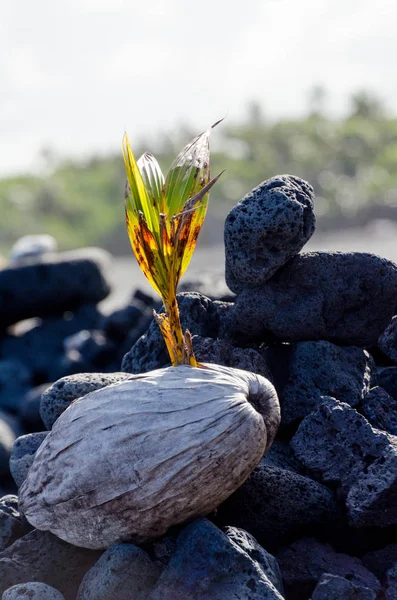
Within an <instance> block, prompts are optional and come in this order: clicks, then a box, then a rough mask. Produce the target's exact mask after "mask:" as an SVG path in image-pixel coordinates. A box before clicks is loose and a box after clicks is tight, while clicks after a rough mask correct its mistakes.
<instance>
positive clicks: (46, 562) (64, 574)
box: [0, 530, 100, 600]
mask: <svg viewBox="0 0 397 600" xmlns="http://www.w3.org/2000/svg"><path fill="white" fill-rule="evenodd" d="M99 557H100V552H97V551H94V550H87V549H86V548H78V547H76V546H72V545H70V544H67V543H66V542H63V541H62V540H60V539H58V538H57V537H56V536H55V535H52V534H51V533H48V532H44V531H37V530H33V531H32V532H30V533H28V534H27V535H24V536H23V537H22V538H20V539H19V540H17V541H16V542H14V543H13V544H12V546H9V547H8V548H6V549H5V550H3V552H0V593H3V592H4V591H5V590H7V589H8V588H9V587H11V586H13V585H16V584H17V583H27V582H30V581H40V582H43V583H46V584H48V585H52V586H54V587H55V588H56V589H58V590H59V591H60V592H61V593H62V594H63V595H64V596H65V600H75V599H76V594H77V590H78V587H79V585H80V583H81V580H82V579H83V577H84V575H85V573H86V572H87V571H88V569H90V568H91V567H92V565H93V564H94V563H95V562H96V561H97V560H98V558H99Z"/></svg>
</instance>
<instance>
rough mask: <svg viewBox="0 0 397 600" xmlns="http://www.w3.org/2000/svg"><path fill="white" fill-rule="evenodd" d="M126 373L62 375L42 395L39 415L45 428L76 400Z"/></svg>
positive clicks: (123, 377) (117, 381)
mask: <svg viewBox="0 0 397 600" xmlns="http://www.w3.org/2000/svg"><path fill="white" fill-rule="evenodd" d="M128 377H129V374H126V373H79V374H76V375H69V376H68V377H62V379H59V380H58V381H56V382H55V383H54V384H53V385H52V386H51V387H49V388H48V389H47V390H46V391H45V392H44V393H43V395H42V397H41V402H40V415H41V418H42V420H43V423H44V425H45V426H46V427H47V429H51V428H52V426H53V425H54V423H55V421H56V420H57V419H58V417H59V416H60V415H61V414H62V413H63V412H64V411H65V410H66V409H67V407H68V406H70V404H71V403H72V402H73V400H76V399H77V398H81V397H82V396H85V395H86V394H89V393H90V392H93V391H95V390H99V389H101V388H104V387H106V386H108V385H113V384H115V383H119V382H120V381H125V380H126V379H128Z"/></svg>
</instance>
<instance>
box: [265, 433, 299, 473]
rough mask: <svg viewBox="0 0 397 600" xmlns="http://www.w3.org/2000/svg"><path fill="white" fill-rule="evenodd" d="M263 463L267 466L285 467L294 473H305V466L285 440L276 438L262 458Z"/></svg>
mask: <svg viewBox="0 0 397 600" xmlns="http://www.w3.org/2000/svg"><path fill="white" fill-rule="evenodd" d="M261 464H262V465H263V466H266V467H277V468H279V469H285V470H287V471H292V472H293V473H300V474H302V473H303V466H302V465H301V463H300V462H299V460H297V458H296V456H295V454H294V453H293V451H292V448H291V446H290V445H289V443H288V442H286V441H284V440H274V442H273V444H272V445H271V446H270V449H269V450H268V451H267V452H266V454H265V456H264V457H263V458H262V460H261Z"/></svg>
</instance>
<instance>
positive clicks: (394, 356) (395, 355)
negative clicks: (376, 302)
mask: <svg viewBox="0 0 397 600" xmlns="http://www.w3.org/2000/svg"><path fill="white" fill-rule="evenodd" d="M378 346H379V348H380V350H382V352H383V353H384V354H386V356H388V357H389V358H390V360H392V361H393V362H397V317H393V319H392V321H391V323H389V325H388V326H387V327H386V329H385V330H384V332H383V333H382V335H381V336H380V338H379V341H378Z"/></svg>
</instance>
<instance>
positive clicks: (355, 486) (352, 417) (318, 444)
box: [291, 398, 397, 527]
mask: <svg viewBox="0 0 397 600" xmlns="http://www.w3.org/2000/svg"><path fill="white" fill-rule="evenodd" d="M291 446H292V449H293V450H294V452H295V454H296V456H297V457H298V459H299V460H300V461H301V462H302V463H303V464H304V466H305V467H306V468H307V469H309V472H310V473H311V474H312V475H313V476H314V477H317V478H320V479H321V480H322V481H324V482H325V483H331V484H334V485H337V486H338V487H339V489H340V492H341V493H342V497H343V498H344V499H345V504H346V508H347V512H348V516H349V520H350V523H351V524H352V525H353V526H355V527H365V526H375V527H386V526H387V525H393V524H397V505H396V502H395V497H396V494H397V438H396V437H394V436H392V435H389V434H387V433H384V432H383V431H379V430H378V429H374V428H373V427H372V426H371V425H370V423H369V422H368V421H367V420H366V419H365V417H363V416H362V415H360V414H359V413H358V412H357V411H356V410H354V409H353V408H351V407H350V406H349V405H348V404H346V403H343V402H338V401H337V400H335V399H334V398H325V399H324V402H323V403H322V404H319V405H318V406H317V407H316V408H315V409H314V410H313V412H312V413H311V414H310V415H309V416H307V417H306V418H305V419H304V420H303V421H302V423H301V424H300V425H299V428H298V431H297V433H296V434H295V436H294V437H293V438H292V440H291Z"/></svg>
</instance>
